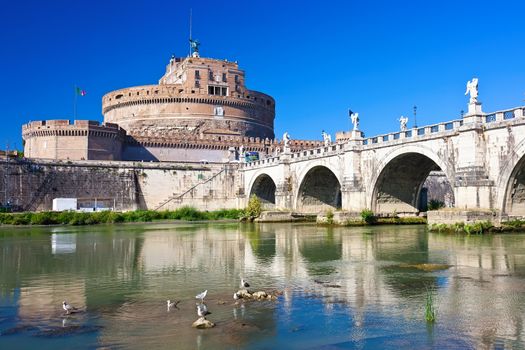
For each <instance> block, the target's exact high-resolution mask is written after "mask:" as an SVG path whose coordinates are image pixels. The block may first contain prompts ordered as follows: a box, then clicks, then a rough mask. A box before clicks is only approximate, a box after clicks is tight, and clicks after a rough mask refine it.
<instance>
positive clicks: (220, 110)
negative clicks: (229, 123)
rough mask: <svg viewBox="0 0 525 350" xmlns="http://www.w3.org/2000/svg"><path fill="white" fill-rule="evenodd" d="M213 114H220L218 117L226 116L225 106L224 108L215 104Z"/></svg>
mask: <svg viewBox="0 0 525 350" xmlns="http://www.w3.org/2000/svg"><path fill="white" fill-rule="evenodd" d="M213 115H215V116H218V117H223V116H224V108H222V106H215V107H213Z"/></svg>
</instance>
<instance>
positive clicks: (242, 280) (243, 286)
mask: <svg viewBox="0 0 525 350" xmlns="http://www.w3.org/2000/svg"><path fill="white" fill-rule="evenodd" d="M249 286H250V285H249V284H248V282H246V281H245V280H244V278H241V289H242V288H248V287H249Z"/></svg>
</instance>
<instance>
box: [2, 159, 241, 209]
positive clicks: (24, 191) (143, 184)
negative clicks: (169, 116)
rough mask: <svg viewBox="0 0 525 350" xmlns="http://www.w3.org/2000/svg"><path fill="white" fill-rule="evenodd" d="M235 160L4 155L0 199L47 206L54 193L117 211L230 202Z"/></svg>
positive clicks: (234, 189)
mask: <svg viewBox="0 0 525 350" xmlns="http://www.w3.org/2000/svg"><path fill="white" fill-rule="evenodd" d="M237 166H238V165H237V164H231V165H224V164H205V165H204V164H199V163H187V164H181V163H178V164H175V163H170V164H166V163H139V162H136V163H135V162H95V161H67V162H53V161H38V162H37V161H29V160H24V161H22V160H15V159H10V160H9V161H8V162H6V161H5V159H4V163H3V166H2V167H0V176H1V177H2V178H3V179H5V181H3V182H0V191H1V192H0V193H2V194H4V196H3V197H2V198H0V202H1V203H2V204H5V203H7V202H9V203H10V204H11V205H12V206H13V207H14V208H15V209H19V210H36V211H43V210H51V209H52V202H53V199H54V198H72V197H74V198H78V199H79V203H82V204H83V205H84V206H87V207H91V206H92V205H94V203H95V200H96V202H97V203H98V205H99V206H102V207H110V208H115V210H118V211H127V210H136V209H175V208H178V207H181V206H185V205H191V206H194V207H196V208H198V209H201V210H213V209H221V208H236V207H237V206H238V201H237V196H236V193H237V189H238V187H239V186H238V185H237V183H238V181H239V179H238V177H237V175H236V174H237V171H236V169H237Z"/></svg>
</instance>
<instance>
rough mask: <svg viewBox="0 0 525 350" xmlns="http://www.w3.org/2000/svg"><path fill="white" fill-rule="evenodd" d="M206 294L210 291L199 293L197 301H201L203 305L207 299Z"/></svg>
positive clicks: (196, 297)
mask: <svg viewBox="0 0 525 350" xmlns="http://www.w3.org/2000/svg"><path fill="white" fill-rule="evenodd" d="M206 294H208V290H207V289H206V290H205V291H204V292H202V293H199V294H197V295H196V296H195V299H200V300H201V303H202V302H203V301H204V298H206Z"/></svg>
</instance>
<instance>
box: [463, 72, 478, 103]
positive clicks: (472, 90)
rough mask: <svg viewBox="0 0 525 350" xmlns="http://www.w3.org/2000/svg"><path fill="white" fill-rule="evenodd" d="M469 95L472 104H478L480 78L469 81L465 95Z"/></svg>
mask: <svg viewBox="0 0 525 350" xmlns="http://www.w3.org/2000/svg"><path fill="white" fill-rule="evenodd" d="M467 94H470V102H469V103H470V104H476V103H478V78H472V80H469V81H468V83H467V91H465V95H467Z"/></svg>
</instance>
